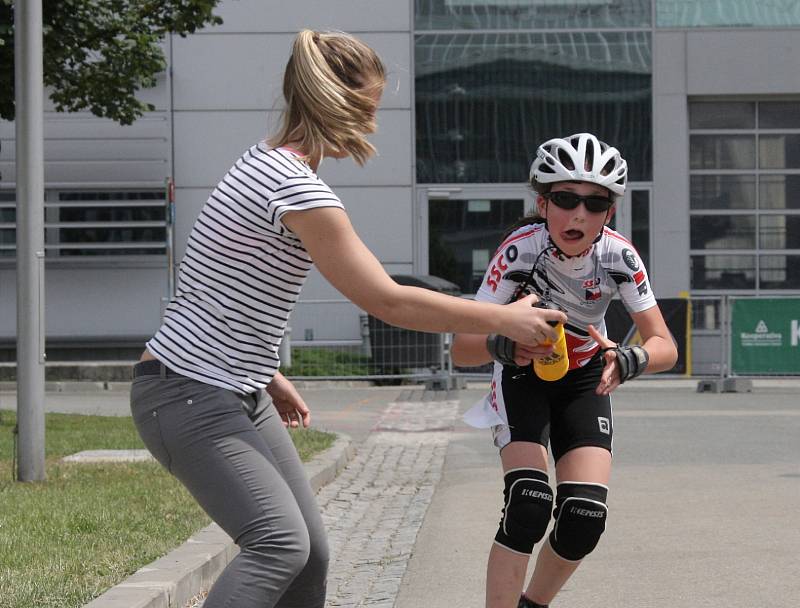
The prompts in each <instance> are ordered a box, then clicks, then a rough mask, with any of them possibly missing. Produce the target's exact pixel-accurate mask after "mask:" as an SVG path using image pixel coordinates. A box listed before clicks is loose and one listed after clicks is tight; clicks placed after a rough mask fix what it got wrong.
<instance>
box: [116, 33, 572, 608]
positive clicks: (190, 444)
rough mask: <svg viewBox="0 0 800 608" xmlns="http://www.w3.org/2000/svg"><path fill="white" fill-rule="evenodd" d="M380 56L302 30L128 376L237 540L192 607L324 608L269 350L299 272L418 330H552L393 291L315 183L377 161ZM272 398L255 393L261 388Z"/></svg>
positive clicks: (518, 310) (527, 317) (302, 488)
mask: <svg viewBox="0 0 800 608" xmlns="http://www.w3.org/2000/svg"><path fill="white" fill-rule="evenodd" d="M384 81H385V77H384V67H383V64H382V63H381V60H380V59H379V58H378V56H377V55H376V54H375V53H374V52H373V51H372V49H370V48H369V47H367V46H366V45H364V44H363V43H362V42H360V41H359V40H357V39H356V38H353V37H352V36H349V35H347V34H343V33H339V32H334V33H323V32H313V31H310V30H306V31H302V32H300V33H299V34H298V36H297V37H296V39H295V41H294V46H293V49H292V55H291V58H290V59H289V62H288V64H287V66H286V71H285V74H284V82H283V93H284V97H285V98H286V109H285V112H284V117H283V124H282V127H281V129H280V131H279V132H278V133H277V134H276V135H275V136H274V137H273V138H272V139H270V140H269V141H268V142H267V141H261V142H259V143H257V144H256V145H254V146H252V147H251V148H250V149H249V150H247V151H245V153H244V154H243V155H242V157H241V158H240V159H239V160H237V161H236V163H235V164H234V166H233V167H232V168H231V169H230V171H228V173H227V174H226V175H225V176H224V177H223V178H222V180H221V181H220V182H219V184H218V185H217V187H216V188H215V189H214V191H213V192H212V193H211V196H210V197H209V199H208V201H207V202H206V204H205V206H204V207H203V209H202V211H201V212H200V216H199V217H198V218H197V221H196V222H195V225H194V228H193V230H192V233H191V235H190V236H189V242H188V245H187V249H186V254H185V256H184V258H183V260H182V262H181V266H180V274H179V278H178V289H177V293H176V296H175V297H174V298H173V299H172V301H171V302H170V303H169V305H168V307H167V310H166V313H165V315H164V320H163V323H162V325H161V327H160V328H159V330H158V331H157V333H156V334H155V335H154V336H153V338H152V339H151V340H150V341H149V342H148V343H147V349H146V351H145V352H144V353H143V355H142V358H141V361H140V363H138V364H137V365H136V366H135V368H134V381H133V385H132V389H131V410H132V413H133V418H134V421H135V423H136V427H137V429H138V431H139V433H140V434H141V436H142V438H143V440H144V442H145V444H146V445H147V447H148V449H149V450H150V451H151V452H152V453H153V454H154V455H155V457H156V458H157V459H158V460H159V462H160V463H161V464H162V465H164V466H165V467H166V468H167V469H169V471H170V472H171V473H172V474H174V475H175V476H176V477H177V478H178V479H179V480H180V481H181V482H182V483H183V484H184V485H185V486H186V487H187V488H188V489H189V491H190V492H191V493H192V495H193V496H194V497H195V498H196V499H197V501H198V502H199V503H200V505H201V506H202V507H203V509H205V511H206V512H207V513H208V514H209V515H210V516H211V518H212V519H213V520H214V521H216V522H217V523H218V524H219V525H220V526H221V527H222V528H223V529H224V530H225V531H226V532H227V533H228V534H229V535H230V536H231V537H232V538H233V539H234V540H235V542H236V543H237V544H238V545H239V548H240V552H239V554H238V555H237V556H236V557H235V558H234V559H233V560H232V561H231V562H230V564H228V566H227V567H226V568H225V570H224V571H223V572H222V573H221V574H220V576H219V578H218V579H217V582H216V583H215V584H214V586H213V588H212V589H211V592H210V593H209V595H208V598H207V599H206V601H205V604H204V606H205V608H222V607H226V608H234V607H235V608H270V607H273V606H280V607H282V608H300V607H303V608H322V607H323V605H324V603H325V581H326V574H327V565H328V546H327V540H326V537H325V531H324V529H323V524H322V519H321V517H320V514H319V508H318V507H317V504H316V500H315V498H314V495H313V492H312V490H311V486H310V485H309V483H308V480H307V478H306V475H305V471H304V469H303V465H302V464H301V462H300V459H299V457H298V455H297V452H296V451H295V449H294V446H293V444H292V442H291V439H290V438H289V436H288V434H287V432H286V430H285V428H284V424H290V425H292V426H297V425H298V424H302V425H303V426H308V423H309V420H310V413H309V411H308V408H307V407H306V405H305V403H304V402H303V400H302V398H301V397H300V395H299V394H298V393H297V391H295V389H294V387H293V386H292V384H291V383H290V382H289V381H288V380H287V379H286V378H284V377H283V376H282V375H281V374H280V373H278V371H277V370H278V366H279V364H280V361H279V360H278V347H279V345H280V341H281V338H282V337H283V331H284V328H285V327H286V322H287V319H288V318H289V315H290V313H291V312H292V309H293V308H294V306H295V303H296V301H297V298H298V296H299V293H300V289H301V287H302V285H303V282H304V281H305V279H306V276H307V275H308V272H309V270H310V268H311V266H312V264H316V265H317V267H318V268H319V270H320V271H321V272H322V274H323V275H324V276H325V277H326V278H327V279H328V280H329V281H330V282H331V283H332V284H333V285H334V286H335V287H336V288H338V289H339V290H340V291H341V292H342V293H343V294H344V295H346V296H347V297H348V298H350V300H352V301H353V302H354V303H355V304H356V305H358V306H359V307H360V308H362V309H364V310H366V311H367V312H369V313H371V314H373V315H374V316H376V317H379V318H381V319H383V320H384V321H386V322H388V323H391V324H394V325H398V326H400V327H406V328H410V329H417V330H423V331H476V332H484V333H489V332H498V333H505V335H508V336H510V337H511V338H513V339H514V340H519V341H520V342H526V343H527V342H534V341H536V340H537V339H538V338H539V337H541V336H544V335H548V336H550V337H553V336H554V335H555V334H554V332H553V329H552V327H550V325H548V323H547V321H559V320H564V319H565V317H564V315H563V314H562V313H560V312H557V311H543V310H539V309H536V308H533V307H532V303H533V302H535V298H533V297H531V298H526V299H524V300H523V301H521V302H518V303H516V304H513V305H511V306H498V305H496V304H489V303H479V302H468V301H466V300H462V299H460V298H454V297H449V296H445V295H443V294H439V293H435V292H433V291H430V290H426V289H420V288H416V287H406V286H400V285H397V284H396V283H395V282H394V281H393V280H392V279H391V278H390V277H389V276H388V275H387V274H386V272H385V271H384V269H383V266H381V264H380V262H379V261H378V260H377V259H376V258H375V256H374V255H373V254H372V253H371V252H370V251H369V250H368V249H367V248H366V247H365V246H364V244H363V243H362V242H361V240H360V239H359V238H358V236H357V235H356V233H355V232H354V230H353V227H352V226H351V224H350V220H349V219H348V216H347V213H346V212H345V210H344V207H343V205H342V203H341V202H340V201H339V198H338V197H337V196H336V195H335V194H334V193H333V192H332V191H331V189H330V188H329V187H328V186H327V185H326V184H325V183H324V182H323V181H322V180H321V179H320V178H319V177H317V175H316V170H317V167H318V166H319V164H320V162H321V161H322V158H323V157H326V156H328V157H333V158H346V157H348V156H351V157H353V158H354V159H355V160H356V162H358V163H359V164H363V163H364V162H365V161H366V160H367V159H368V158H369V157H370V155H371V154H372V153H373V152H374V149H373V147H372V145H371V144H370V143H369V142H368V141H367V138H366V137H367V135H368V134H370V133H372V132H374V131H375V113H376V110H377V107H378V102H379V99H380V96H381V92H382V91H383V87H384ZM263 389H266V393H267V394H268V395H269V397H270V398H271V399H268V398H261V397H263V396H264V390H263Z"/></svg>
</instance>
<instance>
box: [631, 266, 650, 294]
mask: <svg viewBox="0 0 800 608" xmlns="http://www.w3.org/2000/svg"><path fill="white" fill-rule="evenodd" d="M633 282H634V283H636V290H637V291H638V292H639V295H640V296H643V295H644V294H646V293H647V283H646V282H645V280H644V270H640V271H639V272H637V273H635V274H634V275H633Z"/></svg>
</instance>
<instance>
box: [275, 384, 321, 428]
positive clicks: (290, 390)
mask: <svg viewBox="0 0 800 608" xmlns="http://www.w3.org/2000/svg"><path fill="white" fill-rule="evenodd" d="M267 393H269V396H270V397H272V403H273V404H274V405H275V409H276V410H278V414H280V417H281V420H282V421H283V426H286V427H291V428H293V429H296V428H298V427H299V426H300V424H301V423H302V425H303V427H304V428H308V427H309V426H310V425H311V411H310V410H309V409H308V406H307V405H306V402H305V401H304V400H303V398H302V397H301V396H300V393H298V392H297V389H296V388H295V387H294V384H292V383H291V382H290V381H289V380H288V378H286V376H284V375H283V374H281V373H280V372H278V373H276V374H275V377H274V378H273V379H272V382H270V383H269V384H268V385H267Z"/></svg>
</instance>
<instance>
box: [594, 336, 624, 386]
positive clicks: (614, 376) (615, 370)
mask: <svg viewBox="0 0 800 608" xmlns="http://www.w3.org/2000/svg"><path fill="white" fill-rule="evenodd" d="M589 335H590V336H591V337H592V338H593V339H594V340H595V342H597V343H598V344H599V345H600V348H601V349H604V348H614V347H615V346H616V344H615V343H614V342H612V341H611V340H609V339H608V338H606V337H605V336H603V335H601V334H600V332H599V331H597V329H596V328H595V326H594V325H589ZM603 360H604V361H605V367H603V373H602V375H601V376H600V384H598V385H597V388H596V389H595V391H594V392H595V393H597V394H598V395H610V394H611V392H612V391H613V390H614V389H615V388H617V387H618V386H619V385H620V384H621V382H620V376H619V366H618V365H617V353H615V352H614V351H613V350H610V351H606V352H605V353H604V354H603Z"/></svg>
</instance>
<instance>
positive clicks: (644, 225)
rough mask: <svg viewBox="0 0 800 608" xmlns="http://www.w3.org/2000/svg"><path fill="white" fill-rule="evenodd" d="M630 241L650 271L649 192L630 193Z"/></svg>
mask: <svg viewBox="0 0 800 608" xmlns="http://www.w3.org/2000/svg"><path fill="white" fill-rule="evenodd" d="M631 240H632V242H633V245H634V247H636V250H637V251H638V252H639V256H640V257H641V258H642V261H643V262H644V266H645V268H648V269H650V268H651V266H652V265H651V263H650V192H649V191H648V190H634V191H632V192H631Z"/></svg>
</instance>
